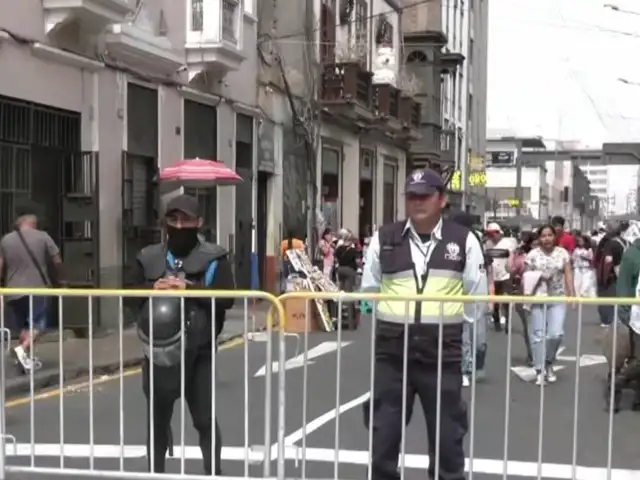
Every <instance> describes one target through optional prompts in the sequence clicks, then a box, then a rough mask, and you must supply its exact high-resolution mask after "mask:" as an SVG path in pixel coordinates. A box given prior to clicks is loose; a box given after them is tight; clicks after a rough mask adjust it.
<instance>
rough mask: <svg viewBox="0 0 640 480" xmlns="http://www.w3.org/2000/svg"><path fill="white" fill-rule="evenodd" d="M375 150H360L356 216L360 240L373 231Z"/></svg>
mask: <svg viewBox="0 0 640 480" xmlns="http://www.w3.org/2000/svg"><path fill="white" fill-rule="evenodd" d="M374 159H375V152H374V151H373V150H368V149H364V148H363V149H361V150H360V199H359V201H360V215H359V217H358V220H359V221H358V230H359V233H358V238H360V242H362V241H363V240H364V239H365V238H367V237H370V236H371V234H372V233H373V223H374V221H375V220H374V219H375V198H374V195H373V192H374V191H375V180H374V178H375V161H374Z"/></svg>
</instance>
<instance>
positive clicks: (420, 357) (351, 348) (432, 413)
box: [278, 292, 640, 480]
mask: <svg viewBox="0 0 640 480" xmlns="http://www.w3.org/2000/svg"><path fill="white" fill-rule="evenodd" d="M279 300H280V301H281V302H282V303H283V306H284V309H285V313H286V312H287V311H288V302H296V301H297V302H298V304H299V302H300V300H303V301H306V305H307V307H306V308H307V310H306V314H305V316H304V318H305V319H306V320H305V321H306V322H307V326H306V328H304V329H303V330H304V333H301V335H302V339H301V343H302V355H301V356H300V358H299V359H298V358H289V359H288V360H287V361H286V362H285V364H284V365H281V366H280V368H281V369H283V370H284V371H286V385H285V394H286V402H287V406H286V409H285V415H286V418H285V419H280V423H281V424H282V425H284V426H285V427H286V432H287V433H286V436H285V437H284V444H283V445H278V459H279V460H282V457H284V460H285V461H284V463H285V466H284V471H285V473H286V476H287V477H288V478H303V479H304V478H323V479H326V478H333V479H336V480H337V479H344V478H354V479H355V478H363V477H365V475H367V477H366V478H369V479H373V480H376V479H379V478H396V476H397V475H399V477H400V478H406V477H407V476H408V477H409V478H425V477H427V478H438V476H435V477H434V473H435V472H440V477H439V478H451V479H462V478H468V479H472V478H474V476H475V477H476V478H482V479H488V478H502V479H511V478H539V479H540V478H545V479H546V478H554V479H556V478H557V479H580V480H582V479H585V480H586V479H594V480H595V479H599V480H600V479H602V480H604V479H608V480H611V479H613V480H621V479H640V462H639V461H638V458H639V457H638V455H637V442H636V441H635V440H632V439H636V438H637V432H638V427H640V416H638V417H634V416H633V414H631V413H628V412H627V411H626V410H629V409H630V406H629V404H630V403H633V402H634V400H633V398H627V397H628V396H629V395H631V396H632V397H633V395H632V394H631V393H630V392H629V391H628V390H629V389H630V388H631V387H632V386H633V385H634V384H635V382H638V385H637V387H635V390H636V391H638V392H640V362H638V361H637V360H635V358H633V355H632V354H631V352H630V351H629V344H630V339H631V341H632V340H633V339H634V338H636V339H640V337H638V336H637V334H635V333H634V332H633V330H631V329H629V328H627V327H626V326H625V325H623V324H622V323H621V322H619V321H618V319H619V311H621V310H619V309H622V308H627V307H629V306H630V305H639V304H640V302H639V301H638V299H634V298H606V299H604V298H602V299H573V298H572V299H569V298H564V297H558V298H556V297H546V298H545V297H517V296H499V297H455V298H452V297H425V296H417V295H412V296H389V295H373V294H372V295H367V294H363V293H354V294H346V293H340V294H335V293H329V294H327V293H316V292H295V293H293V292H292V293H287V294H285V295H283V296H281V297H279ZM361 300H367V301H370V302H371V303H372V313H371V314H370V315H369V314H364V313H363V314H362V315H361V318H360V321H359V327H358V329H357V330H355V331H350V330H346V329H344V327H343V326H342V322H341V321H337V322H335V327H336V331H335V332H333V333H332V334H330V335H331V336H330V337H329V338H327V335H328V334H327V333H319V334H318V333H314V334H310V333H309V332H310V331H314V330H317V329H318V328H317V325H315V326H314V324H313V320H312V319H313V317H314V315H318V314H319V313H318V311H317V302H319V301H333V302H337V303H338V308H337V309H335V310H336V311H338V312H340V311H342V303H344V302H358V301H361ZM418 300H420V301H421V302H423V303H422V305H423V315H422V316H421V318H420V321H421V322H420V323H419V324H416V323H417V322H416V317H415V315H416V314H415V305H416V303H415V302H417V301H418ZM388 302H396V305H394V307H395V308H396V309H397V308H398V306H397V303H402V304H403V305H404V320H403V321H401V322H398V323H393V322H391V321H389V318H391V317H389V315H388V312H389V311H390V307H389V304H388ZM496 302H498V303H500V304H504V305H505V306H506V308H505V310H504V311H503V314H502V315H498V317H497V319H496V320H497V322H496V324H497V325H500V322H501V318H500V317H501V316H505V317H506V319H507V321H506V322H505V324H504V325H501V326H500V327H499V328H497V329H496V328H492V325H493V324H494V322H493V321H492V319H491V313H490V310H491V309H490V307H492V306H493V305H494V304H496ZM600 302H601V303H602V304H604V305H602V304H600ZM427 303H430V304H431V310H433V305H434V304H436V305H437V309H438V310H439V314H438V315H437V319H430V318H428V316H426V315H424V308H425V307H424V306H425V304H427ZM597 306H599V307H600V308H599V309H598V310H599V311H598V310H597V309H596V307H597ZM296 308H299V305H297V306H296ZM607 309H608V310H609V312H608V313H607V312H605V311H604V310H607ZM452 312H453V313H464V315H463V317H460V316H458V317H457V318H455V317H456V315H454V314H452ZM599 314H602V315H604V317H603V318H615V319H616V320H615V321H614V322H613V323H612V325H611V326H609V327H606V328H603V327H601V326H600V325H599V324H600V321H599V319H598V317H599ZM380 318H386V319H387V320H381V319H380ZM624 318H628V317H626V316H624ZM461 320H463V321H461ZM471 320H472V321H473V323H472V322H471ZM318 324H319V325H324V324H326V322H320V323H318ZM483 327H484V328H483ZM487 329H488V330H490V331H488V332H487V331H486V330H487ZM491 330H494V331H491ZM496 330H500V331H496ZM329 340H330V341H329ZM331 345H333V346H334V347H335V348H330V346H331ZM639 345H640V343H639ZM638 348H640V347H638ZM481 352H483V353H484V358H483V356H482V355H481V354H480V353H481ZM527 352H531V354H532V357H533V358H531V359H530V361H531V363H530V364H527V358H526V357H527V356H528V355H527ZM322 355H324V357H323V356H322ZM639 355H640V353H639ZM639 358H640V356H639ZM480 363H484V365H480ZM536 366H537V367H536ZM479 367H483V368H482V369H481V368H479ZM536 368H537V369H538V370H540V375H538V372H537V371H536ZM634 379H636V380H634ZM466 381H468V388H466V387H464V386H463V384H464V383H465V382H466ZM372 392H373V393H372ZM415 397H418V398H419V400H420V403H421V404H422V411H418V409H417V408H414V400H415ZM284 400H285V398H284V397H282V398H281V399H280V402H282V403H284ZM636 400H637V401H636V403H635V408H637V409H639V410H640V393H639V395H638V397H637V398H636ZM620 402H622V403H620ZM617 411H620V414H618V415H616V412H617ZM414 417H423V419H415V418H414ZM412 419H414V421H411V420H412ZM416 420H417V421H416ZM425 420H426V430H427V435H426V437H427V438H428V440H429V441H428V445H425V443H424V442H425V434H424V431H425V426H424V425H425ZM370 426H372V428H369V427H370ZM630 445H633V446H632V447H630ZM396 469H398V471H396ZM412 470H418V472H413V473H410V471H412ZM280 471H281V470H278V472H279V473H280ZM427 471H428V472H429V473H428V474H427Z"/></svg>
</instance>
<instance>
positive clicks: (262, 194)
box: [256, 172, 271, 290]
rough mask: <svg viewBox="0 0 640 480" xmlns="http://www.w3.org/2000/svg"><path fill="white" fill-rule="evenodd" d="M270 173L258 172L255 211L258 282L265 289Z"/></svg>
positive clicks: (266, 284)
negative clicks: (256, 205) (256, 207)
mask: <svg viewBox="0 0 640 480" xmlns="http://www.w3.org/2000/svg"><path fill="white" fill-rule="evenodd" d="M270 177H271V174H269V173H267V172H258V199H257V200H258V209H257V212H256V216H257V219H256V220H257V221H256V229H257V231H256V236H257V239H256V240H257V243H258V252H257V253H258V279H259V280H258V283H259V288H260V290H266V289H267V286H268V285H269V282H268V281H267V278H266V273H267V265H266V262H267V222H268V221H269V218H268V215H269V213H268V212H269V206H268V205H267V197H268V195H267V192H268V185H269V178H270Z"/></svg>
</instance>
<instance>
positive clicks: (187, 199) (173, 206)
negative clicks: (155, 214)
mask: <svg viewBox="0 0 640 480" xmlns="http://www.w3.org/2000/svg"><path fill="white" fill-rule="evenodd" d="M199 210H200V208H199V205H198V200H197V199H196V198H195V197H192V196H191V195H186V194H182V195H178V196H177V197H173V198H172V199H171V200H169V203H167V210H166V213H165V214H166V215H169V214H170V213H173V212H182V213H184V214H185V215H188V216H190V217H194V218H198V217H200V214H199V213H198V211H199Z"/></svg>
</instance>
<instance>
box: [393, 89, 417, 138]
mask: <svg viewBox="0 0 640 480" xmlns="http://www.w3.org/2000/svg"><path fill="white" fill-rule="evenodd" d="M398 117H399V119H400V123H401V124H402V127H403V128H404V130H405V131H406V132H407V133H408V134H409V136H410V137H411V138H415V139H417V138H419V137H420V133H419V130H420V102H417V101H416V100H415V99H414V98H413V97H410V96H408V95H401V96H400V102H399V107H398Z"/></svg>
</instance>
